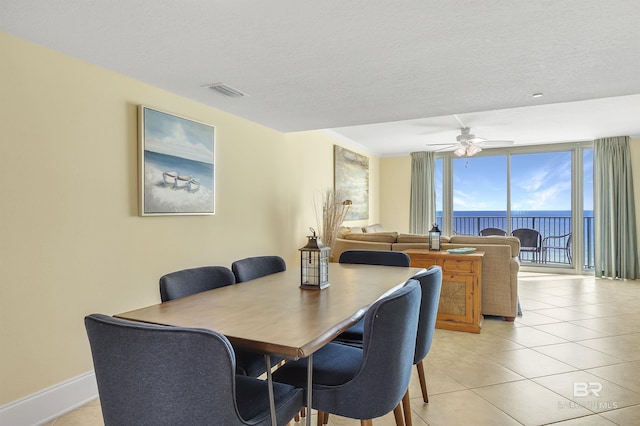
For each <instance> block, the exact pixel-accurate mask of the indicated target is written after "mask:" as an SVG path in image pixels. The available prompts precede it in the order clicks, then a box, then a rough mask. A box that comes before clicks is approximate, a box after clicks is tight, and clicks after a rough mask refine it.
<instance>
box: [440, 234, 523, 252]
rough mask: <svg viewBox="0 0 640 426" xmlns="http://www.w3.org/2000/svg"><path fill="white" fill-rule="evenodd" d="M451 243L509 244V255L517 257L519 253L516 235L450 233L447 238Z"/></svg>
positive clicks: (518, 242)
mask: <svg viewBox="0 0 640 426" xmlns="http://www.w3.org/2000/svg"><path fill="white" fill-rule="evenodd" d="M449 242H450V243H451V244H469V245H475V244H505V245H508V246H511V257H517V256H518V254H519V253H520V240H519V239H517V238H516V237H502V236H499V235H489V236H486V237H480V236H476V235H452V236H451V237H450V238H449Z"/></svg>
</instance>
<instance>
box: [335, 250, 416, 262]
mask: <svg viewBox="0 0 640 426" xmlns="http://www.w3.org/2000/svg"><path fill="white" fill-rule="evenodd" d="M338 263H357V264H364V265H384V266H409V264H410V263H411V259H410V258H409V255H408V254H407V253H405V252H402V251H387V250H345V251H343V252H342V253H340V258H339V259H338Z"/></svg>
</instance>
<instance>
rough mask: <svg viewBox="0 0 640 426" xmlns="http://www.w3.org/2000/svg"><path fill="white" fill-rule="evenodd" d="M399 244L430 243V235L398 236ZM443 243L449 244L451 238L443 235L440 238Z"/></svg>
mask: <svg viewBox="0 0 640 426" xmlns="http://www.w3.org/2000/svg"><path fill="white" fill-rule="evenodd" d="M397 242H398V243H428V242H429V235H420V234H398V239H397ZM440 242H441V243H448V242H449V237H447V236H445V235H442V236H440Z"/></svg>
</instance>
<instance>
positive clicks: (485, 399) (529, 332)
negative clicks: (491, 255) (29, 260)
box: [48, 273, 640, 426]
mask: <svg viewBox="0 0 640 426" xmlns="http://www.w3.org/2000/svg"><path fill="white" fill-rule="evenodd" d="M519 283H520V284H519V290H520V291H519V293H520V302H521V305H522V309H523V311H524V315H523V316H522V317H519V318H517V319H516V321H515V323H509V322H505V321H502V320H501V319H498V318H486V319H485V321H484V326H483V328H482V332H481V333H480V334H470V333H462V332H456V331H446V330H436V335H435V338H434V342H433V346H432V348H431V352H430V354H429V355H428V356H427V359H426V360H425V367H426V372H427V385H428V387H429V400H430V402H429V404H424V403H423V402H422V398H421V393H420V385H419V383H418V381H417V374H416V373H415V372H414V377H413V378H412V382H411V386H410V392H411V396H412V398H411V402H412V410H413V417H412V419H413V424H414V425H416V426H425V425H429V426H437V425H476V426H478V425H491V426H495V425H544V424H555V425H563V426H569V425H572V426H573V425H576V426H577V425H614V424H618V425H640V281H613V280H601V279H595V278H593V277H585V276H575V275H550V274H534V273H521V274H520V279H519ZM313 417H314V418H313V419H312V420H313V424H315V415H313ZM296 424H297V423H296ZM299 424H304V423H303V422H301V423H299ZM329 424H330V425H334V426H340V425H358V424H359V422H358V421H355V420H350V419H345V418H341V417H339V416H334V415H331V416H330V417H329ZM374 424H375V425H388V426H392V425H395V422H394V419H393V415H392V414H389V415H387V416H384V417H382V418H379V419H375V420H374ZM48 425H55V426H76V425H82V426H93V425H103V423H102V417H101V414H100V405H99V402H98V401H94V402H91V403H89V404H87V405H85V406H83V407H80V408H79V409H77V410H75V411H72V412H70V413H68V414H66V415H64V416H62V417H60V418H58V419H56V420H54V421H53V422H50V423H48Z"/></svg>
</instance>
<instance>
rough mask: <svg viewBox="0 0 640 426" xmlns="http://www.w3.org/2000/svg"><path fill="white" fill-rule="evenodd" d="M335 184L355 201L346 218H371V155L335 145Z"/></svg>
mask: <svg viewBox="0 0 640 426" xmlns="http://www.w3.org/2000/svg"><path fill="white" fill-rule="evenodd" d="M333 159H334V166H333V185H334V190H335V193H336V194H341V196H343V197H345V199H349V200H351V202H352V203H353V204H352V205H351V207H350V208H349V211H348V213H347V216H346V218H345V220H363V219H369V157H366V156H364V155H361V154H358V153H356V152H353V151H349V150H348V149H346V148H343V147H341V146H339V145H334V151H333Z"/></svg>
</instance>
